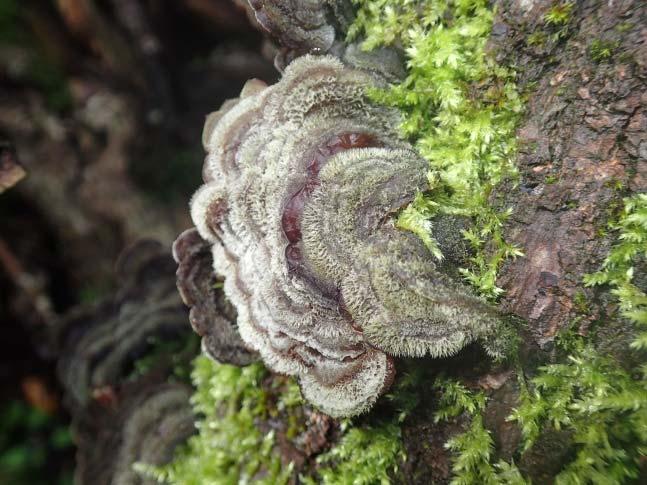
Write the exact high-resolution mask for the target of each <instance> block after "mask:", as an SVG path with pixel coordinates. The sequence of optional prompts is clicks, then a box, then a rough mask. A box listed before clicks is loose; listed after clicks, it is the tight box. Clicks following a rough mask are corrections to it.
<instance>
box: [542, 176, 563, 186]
mask: <svg viewBox="0 0 647 485" xmlns="http://www.w3.org/2000/svg"><path fill="white" fill-rule="evenodd" d="M558 180H559V176H557V175H548V176H546V178H545V179H544V182H545V183H546V185H552V184H554V183H555V182H557V181H558Z"/></svg>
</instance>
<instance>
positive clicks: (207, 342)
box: [173, 228, 258, 365]
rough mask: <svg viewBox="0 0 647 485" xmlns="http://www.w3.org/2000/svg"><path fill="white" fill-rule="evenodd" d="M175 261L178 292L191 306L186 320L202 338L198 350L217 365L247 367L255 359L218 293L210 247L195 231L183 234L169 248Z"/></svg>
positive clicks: (220, 284)
mask: <svg viewBox="0 0 647 485" xmlns="http://www.w3.org/2000/svg"><path fill="white" fill-rule="evenodd" d="M173 257H174V258H175V260H176V261H177V262H178V270H177V283H178V290H179V291H180V295H182V299H183V300H184V303H185V304H186V305H188V306H189V307H191V312H190V313H189V320H190V321H191V325H192V326H193V329H194V330H195V331H196V333H197V334H198V335H200V336H201V337H202V348H203V350H204V352H206V353H207V355H209V356H211V357H212V358H213V359H215V360H217V361H218V362H226V363H228V364H235V365H247V364H250V363H252V362H253V361H254V360H257V359H258V355H257V354H256V353H255V352H252V351H250V350H248V349H247V348H246V347H245V344H244V343H243V341H242V340H241V338H240V334H239V333H238V329H237V328H236V310H235V309H234V308H233V307H232V305H231V303H229V300H227V299H226V298H225V296H224V294H223V292H222V289H221V288H222V280H219V279H218V278H217V277H216V275H215V274H214V273H213V270H212V266H213V263H212V261H213V258H212V256H211V246H210V245H209V244H208V243H206V242H205V241H204V240H203V239H202V238H201V237H200V235H199V234H198V232H197V231H196V229H195V228H194V229H189V230H187V231H185V232H184V233H183V234H181V235H180V237H179V238H178V239H177V241H175V244H174V245H173Z"/></svg>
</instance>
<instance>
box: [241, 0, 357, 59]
mask: <svg viewBox="0 0 647 485" xmlns="http://www.w3.org/2000/svg"><path fill="white" fill-rule="evenodd" d="M248 2H249V5H250V6H251V8H252V10H253V12H254V15H255V17H256V20H257V21H258V23H259V24H260V25H261V26H262V27H263V29H265V30H266V31H267V32H268V33H269V34H270V35H272V36H273V37H274V38H276V39H277V40H278V41H279V43H280V44H281V45H282V46H284V47H286V48H288V49H291V50H293V51H295V52H297V53H301V54H303V53H306V52H318V53H325V52H327V51H328V50H329V49H330V48H331V47H332V45H333V43H334V42H335V38H336V37H338V36H339V34H343V32H344V31H345V29H346V26H347V25H348V23H349V22H350V20H351V19H352V17H353V13H352V8H351V6H350V2H348V1H346V0H330V1H312V0H308V1H303V0H248Z"/></svg>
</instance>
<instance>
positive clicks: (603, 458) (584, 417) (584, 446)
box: [511, 194, 647, 484]
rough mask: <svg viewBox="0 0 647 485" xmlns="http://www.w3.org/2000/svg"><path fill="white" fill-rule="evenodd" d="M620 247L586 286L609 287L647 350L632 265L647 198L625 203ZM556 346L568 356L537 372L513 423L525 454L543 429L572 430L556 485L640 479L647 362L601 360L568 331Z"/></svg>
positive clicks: (646, 225)
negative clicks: (633, 367) (570, 455)
mask: <svg viewBox="0 0 647 485" xmlns="http://www.w3.org/2000/svg"><path fill="white" fill-rule="evenodd" d="M613 229H614V230H615V231H617V233H618V242H617V243H616V245H615V246H614V247H613V248H612V250H611V251H610V253H609V255H608V257H607V258H606V259H605V261H604V263H603V266H602V269H601V270H600V271H598V272H597V273H594V274H592V275H588V276H587V277H586V278H585V282H586V284H587V285H589V286H594V285H606V286H608V287H609V288H610V289H611V293H612V294H613V295H615V296H616V297H617V299H618V302H619V308H620V314H621V316H623V317H624V318H625V319H626V320H627V321H628V322H631V323H632V324H633V326H634V328H635V338H634V340H633V342H632V343H631V348H632V350H634V351H637V352H641V353H643V357H645V355H644V352H645V351H646V350H647V295H645V293H644V292H643V291H642V290H641V289H639V288H638V287H637V286H635V285H634V283H633V278H634V268H635V267H636V265H637V264H638V262H639V261H643V262H644V260H645V259H646V258H647V195H646V194H639V195H635V196H633V197H629V198H627V199H625V201H624V209H623V212H622V215H621V216H620V218H619V221H618V222H617V223H616V224H614V225H613ZM557 345H558V346H559V348H561V349H562V350H563V351H565V352H566V353H567V355H568V357H567V359H566V360H565V361H564V362H562V363H557V364H551V365H548V366H544V367H542V368H540V372H539V374H538V375H537V376H536V377H535V378H534V379H532V381H531V384H532V391H526V392H523V393H522V396H521V398H522V399H521V405H520V406H519V408H518V409H516V410H515V412H514V413H513V415H512V417H511V419H513V420H516V421H517V422H519V424H520V426H521V430H522V436H523V442H524V449H526V450H527V449H529V448H530V447H532V446H533V444H534V443H535V441H536V440H537V438H538V437H539V435H540V433H541V431H542V429H543V428H544V427H545V426H552V427H553V428H555V429H558V430H559V429H567V430H569V431H571V432H572V436H573V442H574V446H575V458H574V460H573V461H571V462H570V463H567V464H566V465H565V466H564V468H563V470H562V471H561V472H560V473H559V475H558V476H557V477H556V483H558V484H583V483H625V482H626V481H630V480H633V479H635V478H637V477H638V475H639V472H640V463H641V461H642V460H643V459H644V455H645V453H646V452H647V364H644V365H643V366H642V367H641V368H640V369H639V370H638V372H628V371H627V370H625V369H623V368H622V367H621V366H620V365H619V364H618V363H617V362H615V361H613V360H612V359H611V358H609V357H606V356H603V355H600V353H599V352H598V351H597V350H596V349H595V348H594V346H593V345H592V343H591V342H589V341H586V340H585V339H584V338H582V337H579V336H576V335H575V334H574V332H573V331H572V330H571V331H567V332H566V335H565V336H564V335H562V336H560V338H559V339H558V341H557Z"/></svg>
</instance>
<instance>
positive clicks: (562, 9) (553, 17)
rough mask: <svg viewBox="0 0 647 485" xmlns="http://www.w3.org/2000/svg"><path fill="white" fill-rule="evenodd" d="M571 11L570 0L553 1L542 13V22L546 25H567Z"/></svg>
mask: <svg viewBox="0 0 647 485" xmlns="http://www.w3.org/2000/svg"><path fill="white" fill-rule="evenodd" d="M572 12H573V3H572V2H563V3H561V2H560V3H555V4H553V6H552V7H551V8H550V9H549V10H548V12H546V14H545V15H544V22H545V23H546V24H548V25H556V26H564V25H567V24H568V23H569V22H570V21H571V15H572Z"/></svg>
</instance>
